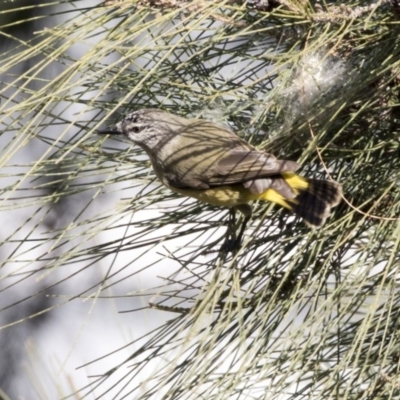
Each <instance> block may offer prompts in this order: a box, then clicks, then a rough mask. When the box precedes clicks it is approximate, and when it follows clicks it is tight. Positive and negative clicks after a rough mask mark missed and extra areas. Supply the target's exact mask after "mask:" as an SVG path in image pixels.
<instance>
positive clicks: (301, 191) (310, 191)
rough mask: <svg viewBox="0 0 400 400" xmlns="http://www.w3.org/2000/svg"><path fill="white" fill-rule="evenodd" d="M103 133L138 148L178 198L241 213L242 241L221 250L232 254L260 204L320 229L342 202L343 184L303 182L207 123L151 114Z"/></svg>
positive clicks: (284, 165)
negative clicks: (270, 205) (278, 208)
mask: <svg viewBox="0 0 400 400" xmlns="http://www.w3.org/2000/svg"><path fill="white" fill-rule="evenodd" d="M98 133H100V134H110V135H122V136H125V137H126V138H128V139H129V140H131V141H132V142H134V143H135V144H137V145H139V146H140V147H141V148H142V149H143V150H144V151H145V152H146V153H147V155H148V157H149V158H150V161H151V164H152V166H153V169H154V172H155V174H156V176H157V178H158V179H159V180H160V182H161V183H162V184H163V185H164V186H166V187H167V188H169V189H170V190H172V191H173V192H176V193H179V194H180V195H183V196H189V197H193V198H195V199H197V200H200V201H202V202H205V203H208V204H211V205H214V206H222V207H229V208H231V209H233V210H238V211H239V212H241V213H242V214H243V216H244V219H243V223H242V226H241V229H240V232H239V235H238V236H237V238H236V239H234V240H233V241H229V243H228V242H227V243H225V244H224V246H222V249H225V250H226V249H228V251H231V250H232V249H238V248H240V246H241V242H242V237H243V234H244V232H245V228H246V225H247V223H248V221H249V220H250V218H251V215H252V203H253V202H254V201H255V200H261V201H269V202H273V203H276V204H278V205H280V206H282V207H284V208H286V209H287V210H289V211H291V212H293V213H294V214H295V215H297V216H299V217H300V218H302V219H303V221H304V222H305V223H306V224H307V225H309V226H311V227H315V228H318V227H321V226H322V225H323V224H324V223H325V221H326V219H327V218H328V217H329V215H330V212H331V208H332V207H335V206H337V205H338V204H339V202H340V200H341V197H342V188H341V185H340V184H339V183H338V182H336V181H333V180H323V179H313V178H308V177H304V176H301V175H299V174H297V173H296V171H297V170H298V169H299V168H300V165H299V164H298V163H297V162H295V161H291V160H280V159H278V158H277V157H275V156H274V155H272V154H269V153H267V152H265V151H262V150H258V149H257V148H255V147H254V146H252V145H251V144H250V143H248V142H246V141H245V140H243V139H242V138H240V137H239V136H238V135H236V134H235V133H234V132H233V131H232V130H230V129H229V128H226V127H223V126H220V125H218V124H216V123H214V122H211V121H208V120H204V119H194V118H184V117H181V116H178V115H175V114H172V113H169V112H167V111H163V110H160V109H154V108H147V109H140V110H137V111H134V112H132V113H130V114H129V115H127V116H125V117H124V118H123V119H122V120H121V121H120V122H118V123H117V124H116V125H115V126H113V127H111V128H107V129H104V130H101V131H98ZM232 251H233V250H232Z"/></svg>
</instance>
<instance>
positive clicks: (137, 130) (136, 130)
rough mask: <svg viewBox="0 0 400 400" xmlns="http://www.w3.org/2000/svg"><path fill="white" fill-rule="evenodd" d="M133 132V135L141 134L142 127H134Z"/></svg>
mask: <svg viewBox="0 0 400 400" xmlns="http://www.w3.org/2000/svg"><path fill="white" fill-rule="evenodd" d="M132 132H133V133H139V132H140V127H139V126H133V127H132Z"/></svg>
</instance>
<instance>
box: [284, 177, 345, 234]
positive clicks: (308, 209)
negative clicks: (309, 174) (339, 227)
mask: <svg viewBox="0 0 400 400" xmlns="http://www.w3.org/2000/svg"><path fill="white" fill-rule="evenodd" d="M307 182H308V187H307V188H306V189H300V190H298V193H299V194H298V195H297V196H296V197H295V198H294V199H291V200H287V202H288V203H289V205H290V207H291V209H292V210H293V212H294V213H295V214H297V215H298V216H299V217H301V218H303V220H304V221H305V222H306V223H307V224H309V225H312V226H315V227H319V226H322V225H323V224H324V222H325V220H326V218H327V217H329V215H330V211H331V208H332V207H335V206H336V205H338V204H339V202H340V199H341V195H342V189H341V186H340V185H339V184H338V183H337V182H333V181H324V180H318V179H307Z"/></svg>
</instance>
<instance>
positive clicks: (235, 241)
mask: <svg viewBox="0 0 400 400" xmlns="http://www.w3.org/2000/svg"><path fill="white" fill-rule="evenodd" d="M236 209H237V210H239V211H240V212H241V213H242V214H243V216H244V219H243V222H242V225H241V227H240V231H239V236H238V237H236V222H235V216H236ZM231 210H232V211H231V221H230V224H229V226H228V235H227V239H226V240H225V242H224V244H223V245H222V247H221V252H232V253H235V252H237V251H238V250H239V249H240V246H241V244H242V238H243V235H244V231H245V230H246V226H247V223H248V222H249V221H250V218H251V211H252V209H251V206H250V205H248V204H241V205H239V206H236V207H234V208H232V209H231ZM231 229H232V231H231V232H232V239H229V236H230V235H229V231H230V230H231Z"/></svg>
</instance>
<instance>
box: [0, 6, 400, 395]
mask: <svg viewBox="0 0 400 400" xmlns="http://www.w3.org/2000/svg"><path fill="white" fill-rule="evenodd" d="M58 4H59V2H57V4H52V3H43V4H38V5H34V6H27V7H20V6H18V5H15V4H14V3H13V2H4V9H0V20H1V25H2V26H0V35H1V36H0V37H3V38H4V41H5V43H6V45H4V46H3V47H2V50H1V52H2V53H1V57H0V100H1V102H0V130H1V136H0V138H1V140H2V142H1V143H2V148H1V153H0V165H1V179H2V180H3V181H4V185H3V184H2V185H1V194H0V196H1V198H0V212H1V214H0V215H3V216H4V218H5V216H6V215H7V213H15V212H16V210H18V212H19V213H20V215H26V218H25V217H24V218H21V220H20V222H18V225H17V227H16V228H13V229H11V230H10V229H7V227H4V228H2V233H1V240H2V243H3V246H4V249H5V250H4V251H3V253H2V261H1V265H2V267H3V271H4V272H3V273H2V286H1V291H2V296H3V297H4V296H7V293H8V291H10V290H11V289H12V288H13V287H14V286H15V285H19V284H22V283H23V282H24V281H28V282H30V281H32V282H33V281H35V280H37V279H39V278H40V279H42V278H43V277H49V276H54V277H56V278H55V279H54V280H53V281H52V282H51V284H48V285H47V286H45V287H42V288H41V289H40V290H38V291H37V292H30V293H26V294H24V295H22V296H21V297H20V298H19V299H18V300H16V301H14V300H13V301H11V302H7V306H5V307H4V309H3V311H6V310H7V309H10V308H11V309H12V308H13V307H17V306H18V304H20V303H21V302H29V301H33V299H34V298H36V297H37V296H39V295H40V294H41V293H43V292H44V291H45V290H49V289H51V290H53V291H55V292H57V287H58V285H59V284H61V283H62V282H65V281H67V280H68V279H72V277H73V276H76V275H78V276H79V274H81V273H84V272H86V271H87V270H95V269H96V266H97V265H98V263H99V262H105V263H107V265H110V267H109V270H108V273H107V274H106V275H105V276H104V277H103V278H102V279H100V280H99V281H98V282H95V284H93V285H88V286H87V287H86V288H84V289H83V290H77V292H76V293H74V294H73V295H72V296H71V297H69V298H68V300H59V301H55V302H54V303H52V305H50V306H49V307H48V308H45V309H41V310H40V311H38V312H35V313H31V314H30V315H25V316H23V317H21V318H20V317H18V318H15V320H13V321H10V322H9V323H8V324H6V325H5V326H4V327H3V328H2V329H8V328H9V326H10V325H15V324H17V323H22V324H23V323H26V321H27V318H28V317H35V316H37V315H42V314H43V313H45V312H47V311H49V310H51V309H52V308H55V307H61V306H63V304H64V303H65V302H66V301H71V300H74V299H76V298H77V297H81V298H89V297H91V298H93V299H94V300H95V299H97V298H99V297H102V296H103V295H104V296H105V297H106V296H107V293H109V292H108V291H109V290H110V288H113V289H117V288H118V286H120V285H122V284H124V283H125V284H126V283H127V282H131V280H132V279H135V275H136V274H138V273H139V272H140V271H143V270H147V271H148V273H151V274H153V275H154V276H158V277H161V278H162V280H163V283H162V284H161V285H158V286H157V287H154V288H153V289H151V290H145V291H142V290H138V291H137V292H132V291H130V292H129V293H128V292H125V293H124V295H125V296H131V297H138V298H140V299H141V302H142V305H143V307H145V308H147V309H149V311H148V312H149V318H152V317H154V318H157V317H158V316H159V315H160V313H165V314H166V315H168V316H169V317H170V319H169V320H168V321H167V322H165V323H163V324H162V325H160V326H158V327H157V328H156V329H155V330H153V331H151V332H149V333H148V334H146V335H145V336H144V337H141V338H139V339H138V340H137V341H132V342H129V343H127V344H126V345H132V349H133V348H135V350H132V352H131V356H130V357H129V358H128V359H126V360H124V361H123V362H119V363H113V362H111V361H110V364H109V365H110V369H109V370H108V371H104V370H103V371H100V372H99V375H98V376H97V377H93V378H92V384H90V385H89V386H87V387H85V388H79V390H78V391H77V392H76V393H75V396H77V397H76V398H78V397H79V398H85V396H87V398H110V399H111V398H115V399H124V398H135V399H161V398H162V399H174V400H177V399H264V398H265V399H285V400H286V399H398V398H399V397H400V378H399V376H400V374H399V372H400V371H399V370H400V364H399V362H400V361H399V360H400V348H399V341H400V286H399V274H400V259H399V258H400V253H399V249H400V247H399V241H400V187H399V185H400V160H399V156H400V40H399V37H400V4H399V2H398V1H395V0H392V1H389V0H386V1H385V0H380V1H377V2H371V1H356V0H351V1H346V2H345V5H341V4H338V3H336V2H330V1H319V2H317V1H307V0H275V1H265V0H264V1H260V2H257V1H252V2H247V3H246V2H243V3H242V2H240V1H237V2H232V1H222V2H213V1H199V0H194V1H181V0H165V1H164V0H158V1H146V0H141V1H124V0H121V1H117V0H115V1H111V0H110V1H105V2H103V3H98V4H96V5H94V6H91V7H88V6H87V3H85V2H83V1H68V2H64V3H62V2H61V5H58ZM57 5H58V8H57ZM17 7H20V8H17ZM29 8H34V9H35V11H36V14H35V16H34V17H29V18H33V19H34V20H35V21H36V20H40V21H42V20H44V26H46V28H45V29H40V30H37V31H35V32H30V34H29V36H28V37H26V38H24V39H22V38H21V37H20V36H19V35H18V34H17V27H18V25H21V24H22V25H21V26H24V24H27V23H28V22H29V21H28V19H29V18H28V17H21V15H24V14H23V11H24V10H25V11H26V9H29ZM18 10H19V13H17V11H18ZM21 13H22V14H21ZM11 14H13V15H15V14H18V15H19V16H20V17H15V16H14V17H13V18H17V19H14V20H13V19H12V18H11ZM18 18H28V19H25V20H24V19H22V20H21V19H18ZM13 21H14V22H13ZM54 71H56V73H55V72H54ZM146 107H153V108H161V109H165V110H168V111H170V112H173V113H175V114H179V115H183V116H189V115H190V116H196V117H201V118H205V119H210V120H214V121H216V122H218V123H221V124H228V125H229V126H230V127H231V128H232V129H234V130H235V131H236V132H237V133H238V134H239V135H240V136H242V137H243V138H245V139H246V140H248V141H249V142H251V143H253V144H254V145H256V146H257V147H258V148H265V149H267V150H268V151H270V152H273V153H274V154H276V155H277V156H280V157H284V158H286V159H292V160H298V161H299V162H301V164H302V165H303V168H302V171H301V173H302V174H303V175H306V176H312V177H316V178H325V179H329V178H332V179H335V180H338V181H340V182H341V183H342V184H343V192H344V197H345V199H344V200H343V202H342V203H341V205H340V206H338V207H337V208H336V209H335V210H334V213H333V215H332V217H331V218H329V219H328V221H327V223H326V225H325V226H324V227H323V228H322V229H319V230H312V229H310V228H308V227H306V226H305V225H304V224H303V223H302V222H301V221H299V220H297V219H294V218H293V216H291V215H290V214H289V213H287V212H286V211H285V210H281V209H278V207H273V206H271V205H265V204H258V205H256V207H255V213H254V215H253V218H252V221H251V224H250V226H249V228H248V229H247V231H246V236H245V241H244V246H243V248H242V249H241V250H240V251H239V253H238V254H236V255H231V254H229V255H226V254H222V253H219V252H218V249H219V248H220V246H221V245H222V243H223V241H224V239H225V228H224V227H226V226H228V225H229V221H230V216H229V213H228V212H227V210H224V209H218V208H214V207H211V206H208V205H205V204H200V203H198V202H196V201H193V200H188V199H184V198H179V197H178V196H176V195H175V194H173V193H171V192H170V191H168V190H167V189H165V188H162V187H160V186H159V184H158V182H157V181H156V180H155V176H154V173H153V172H152V170H151V168H150V164H149V162H148V160H147V158H146V157H145V156H144V155H143V152H142V151H141V150H140V149H138V148H137V147H134V146H132V145H131V144H128V143H123V142H122V140H118V139H105V138H104V137H99V136H98V135H96V134H95V131H96V129H99V128H102V127H104V126H105V125H111V124H113V123H114V122H115V121H117V120H118V119H119V118H121V116H123V115H126V114H127V113H129V112H130V111H133V110H137V109H140V108H146ZM35 146H36V147H35ZM27 148H28V149H35V148H37V149H39V150H38V151H37V152H36V153H35V152H34V151H33V150H32V151H33V153H34V154H33V155H32V154H30V156H29V157H27V155H26V154H27V153H26V152H27ZM24 159H26V160H27V161H26V162H23V160H24ZM123 188H125V189H126V190H127V189H129V192H128V191H125V189H123ZM124 193H129V194H128V195H125V194H124ZM132 193H134V195H132ZM111 195H113V196H116V195H118V196H119V198H120V199H123V200H122V201H114V200H113V201H112V202H111V208H108V209H107V210H103V209H102V210H100V209H97V208H96V207H97V204H100V203H101V202H102V199H103V201H104V199H106V198H108V197H107V196H111ZM113 199H114V197H113ZM8 215H9V214H8ZM54 215H58V216H59V215H63V217H62V218H60V217H57V218H55V217H54ZM221 228H222V229H221ZM231 234H232V232H231ZM100 236H101V239H100ZM104 238H106V240H105V239H104ZM117 257H119V259H120V260H121V259H122V260H123V262H120V263H119V264H117V263H116V261H115V260H116V259H117ZM161 261H163V262H164V263H166V264H167V265H169V267H170V268H171V269H169V270H168V271H169V272H166V270H165V269H163V268H160V265H161V264H160V263H161ZM166 264H163V265H166ZM117 265H118V267H117ZM46 282H49V281H46ZM124 287H125V286H124ZM104 301H106V300H104ZM132 311H133V310H132ZM115 352H118V349H115ZM108 356H109V355H107V354H104V352H102V349H101V348H99V349H98V354H96V355H95V356H93V362H92V363H93V364H94V366H95V365H96V362H97V357H98V358H102V357H108ZM95 358H96V360H95ZM115 376H118V379H115V378H114V377H115Z"/></svg>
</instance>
